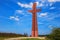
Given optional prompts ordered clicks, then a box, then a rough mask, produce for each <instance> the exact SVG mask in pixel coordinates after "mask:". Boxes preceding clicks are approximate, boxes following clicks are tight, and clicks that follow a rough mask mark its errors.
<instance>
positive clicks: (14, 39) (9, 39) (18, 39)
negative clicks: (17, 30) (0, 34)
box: [5, 37, 45, 40]
mask: <svg viewBox="0 0 60 40" xmlns="http://www.w3.org/2000/svg"><path fill="white" fill-rule="evenodd" d="M26 38H38V39H45V37H16V38H8V39H5V40H21V39H26Z"/></svg>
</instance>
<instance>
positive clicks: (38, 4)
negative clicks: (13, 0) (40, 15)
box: [17, 2, 44, 8]
mask: <svg viewBox="0 0 60 40" xmlns="http://www.w3.org/2000/svg"><path fill="white" fill-rule="evenodd" d="M36 3H37V7H42V6H44V5H43V3H39V2H36ZM17 4H18V5H19V6H21V7H24V8H32V5H33V3H32V2H31V3H29V4H22V3H20V2H17Z"/></svg>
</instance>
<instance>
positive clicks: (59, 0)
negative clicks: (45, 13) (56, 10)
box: [48, 0, 60, 2]
mask: <svg viewBox="0 0 60 40" xmlns="http://www.w3.org/2000/svg"><path fill="white" fill-rule="evenodd" d="M48 2H60V0H48Z"/></svg>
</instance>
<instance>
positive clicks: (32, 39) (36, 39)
mask: <svg viewBox="0 0 60 40" xmlns="http://www.w3.org/2000/svg"><path fill="white" fill-rule="evenodd" d="M21 40H42V39H38V38H27V39H21Z"/></svg>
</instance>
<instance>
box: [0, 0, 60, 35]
mask: <svg viewBox="0 0 60 40" xmlns="http://www.w3.org/2000/svg"><path fill="white" fill-rule="evenodd" d="M34 2H36V3H37V7H36V8H37V9H41V11H40V12H38V13H37V22H38V32H39V34H41V35H45V34H49V33H50V32H51V30H52V29H53V27H59V28H60V0H0V32H8V33H19V34H24V33H28V34H29V35H30V34H31V28H32V13H30V12H28V10H31V9H32V5H33V3H34Z"/></svg>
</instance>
